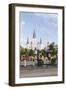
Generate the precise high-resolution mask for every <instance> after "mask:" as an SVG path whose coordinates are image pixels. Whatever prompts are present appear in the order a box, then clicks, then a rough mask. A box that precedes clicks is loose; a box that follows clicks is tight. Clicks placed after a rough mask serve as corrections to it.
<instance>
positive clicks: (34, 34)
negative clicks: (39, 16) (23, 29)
mask: <svg viewBox="0 0 66 90" xmlns="http://www.w3.org/2000/svg"><path fill="white" fill-rule="evenodd" d="M33 38H36V33H35V29H34V31H33Z"/></svg>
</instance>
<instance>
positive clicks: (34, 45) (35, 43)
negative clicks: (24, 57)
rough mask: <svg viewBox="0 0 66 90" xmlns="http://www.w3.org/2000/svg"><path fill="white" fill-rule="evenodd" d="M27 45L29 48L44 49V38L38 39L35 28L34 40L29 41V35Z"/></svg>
mask: <svg viewBox="0 0 66 90" xmlns="http://www.w3.org/2000/svg"><path fill="white" fill-rule="evenodd" d="M26 47H27V48H28V49H32V50H35V49H40V50H41V49H42V39H41V38H40V40H39V41H37V37H36V32H35V30H34V31H33V35H32V41H29V37H27V43H26Z"/></svg>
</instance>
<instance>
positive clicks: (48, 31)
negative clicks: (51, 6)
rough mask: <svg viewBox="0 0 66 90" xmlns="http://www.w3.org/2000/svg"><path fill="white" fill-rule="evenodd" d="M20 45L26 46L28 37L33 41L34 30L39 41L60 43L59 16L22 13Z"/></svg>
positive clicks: (20, 17) (20, 19) (20, 15)
mask: <svg viewBox="0 0 66 90" xmlns="http://www.w3.org/2000/svg"><path fill="white" fill-rule="evenodd" d="M19 30H20V45H22V44H25V43H26V40H27V37H29V40H30V41H31V40H32V35H33V30H35V32H36V37H37V41H39V39H40V38H42V42H43V43H44V42H45V41H46V42H50V43H51V42H55V43H57V42H58V15H57V14H53V13H42V12H41V13H39V12H20V13H19Z"/></svg>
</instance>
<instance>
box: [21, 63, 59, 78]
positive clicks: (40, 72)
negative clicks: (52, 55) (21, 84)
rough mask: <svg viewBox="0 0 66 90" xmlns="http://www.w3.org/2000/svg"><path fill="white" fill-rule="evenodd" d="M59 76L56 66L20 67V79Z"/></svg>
mask: <svg viewBox="0 0 66 90" xmlns="http://www.w3.org/2000/svg"><path fill="white" fill-rule="evenodd" d="M57 74H58V68H57V66H56V65H43V66H41V67H38V66H34V67H33V66H31V65H28V66H27V67H24V66H20V78H29V77H46V76H57Z"/></svg>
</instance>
